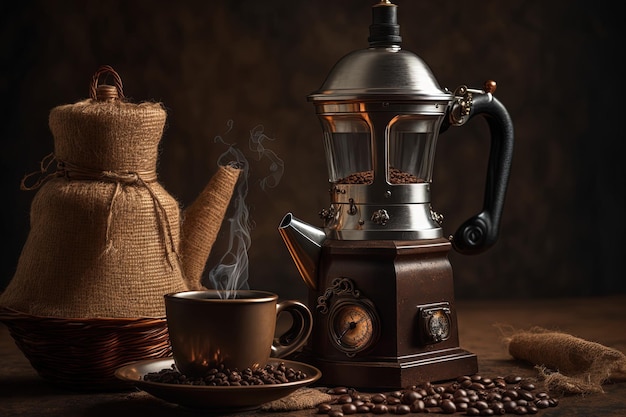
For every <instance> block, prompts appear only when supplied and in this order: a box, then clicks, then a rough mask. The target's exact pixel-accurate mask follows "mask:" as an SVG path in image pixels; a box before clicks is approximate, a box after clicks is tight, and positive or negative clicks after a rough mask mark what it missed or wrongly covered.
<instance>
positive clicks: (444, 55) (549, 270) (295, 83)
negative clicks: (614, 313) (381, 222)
mask: <svg viewBox="0 0 626 417" xmlns="http://www.w3.org/2000/svg"><path fill="white" fill-rule="evenodd" d="M374 3H375V2H374V1H373V0H358V1H357V0H341V1H339V0H337V1H293V0H265V1H258V0H228V1H225V0H224V1H180V2H171V1H155V0H135V1H126V0H109V1H106V2H103V1H97V2H96V1H84V0H81V1H75V0H67V1H43V0H42V1H20V2H3V3H2V6H0V16H1V17H0V19H1V22H0V23H1V25H0V60H1V66H0V102H1V106H2V109H1V112H0V117H1V118H2V120H1V123H0V138H1V140H2V147H3V150H2V152H1V158H2V176H1V178H2V189H1V190H2V195H3V202H2V205H3V213H2V224H1V228H2V229H1V233H2V241H3V245H2V246H3V249H2V263H1V267H2V269H1V271H0V290H1V289H2V288H4V287H5V286H6V284H7V283H8V282H9V280H10V278H11V277H12V275H13V273H14V271H15V267H16V265H17V261H18V257H19V254H20V251H21V248H22V246H23V244H24V242H25V240H26V237H27V234H28V228H29V221H28V215H29V209H30V202H31V201H32V198H33V196H34V193H35V192H34V191H30V192H29V191H21V190H20V189H19V183H20V180H21V179H22V177H23V176H24V175H25V174H27V173H29V172H32V171H35V170H37V169H38V167H39V161H40V160H41V159H42V158H43V157H44V156H45V155H46V154H48V153H50V152H52V151H53V139H52V136H51V134H50V131H49V129H48V124H47V123H48V113H49V111H50V109H51V108H53V107H54V106H57V105H61V104H67V103H74V102H76V101H78V100H82V99H84V98H86V97H87V96H88V86H89V83H90V80H91V76H92V75H93V74H94V72H95V71H96V70H97V69H98V67H99V66H100V65H103V64H108V65H111V66H113V67H114V68H115V69H116V71H117V72H118V73H119V74H120V76H121V77H122V80H123V82H124V93H125V94H126V96H127V97H129V98H130V99H131V100H132V101H134V102H139V101H146V100H149V101H152V100H154V101H161V102H162V103H163V104H164V105H165V107H166V108H167V110H168V123H167V128H166V131H165V135H164V137H163V140H162V142H161V147H160V152H161V153H160V163H159V167H158V172H159V179H160V182H161V183H162V184H163V185H164V186H165V188H166V189H167V190H168V191H169V192H170V193H171V194H172V195H174V196H175V197H176V198H177V199H178V200H179V201H180V203H181V207H182V208H184V207H185V206H188V205H189V204H190V203H191V202H192V201H193V199H194V198H195V196H196V195H197V194H198V193H199V192H200V191H201V189H202V188H203V186H204V184H205V183H206V182H207V181H208V179H209V178H210V176H211V175H212V174H213V172H214V171H215V169H216V160H217V158H218V156H219V155H220V154H221V153H222V152H223V151H224V148H223V147H220V146H219V145H218V144H215V143H214V141H213V138H214V137H215V136H216V135H223V134H224V133H225V132H226V131H227V124H228V122H229V120H232V121H233V122H234V128H233V130H232V131H231V132H230V133H229V134H228V135H226V136H225V139H226V140H227V141H229V142H237V143H241V144H242V145H244V146H245V144H246V142H247V140H248V136H249V131H250V130H252V129H254V128H255V127H257V126H259V125H262V126H263V131H264V132H265V133H266V134H267V135H268V137H270V138H272V139H274V140H273V141H271V142H268V143H267V144H266V145H267V146H268V148H271V149H272V150H273V151H274V152H276V153H277V154H278V155H279V156H280V157H281V158H282V159H283V160H284V162H285V175H284V177H283V179H282V181H281V182H280V184H279V185H278V186H277V187H275V188H272V189H266V190H265V191H263V190H261V189H260V187H259V186H258V181H259V179H260V177H261V173H262V172H263V171H264V169H265V168H266V167H263V166H255V165H253V166H252V173H251V178H250V193H249V196H248V200H247V202H248V205H249V207H250V215H251V219H252V220H253V221H254V222H255V227H254V229H253V230H252V231H251V237H252V246H251V248H250V251H249V257H250V273H251V276H250V280H249V283H250V286H251V287H255V288H257V289H268V290H272V291H276V292H278V293H279V295H281V296H282V297H304V296H305V294H306V287H305V285H304V283H303V282H302V281H301V279H300V278H299V276H298V273H297V270H296V268H295V266H294V265H293V263H292V261H291V258H290V256H289V254H288V252H287V250H286V248H285V247H284V245H283V243H282V240H281V238H280V236H279V234H278V231H277V226H278V224H279V222H280V220H281V219H282V217H283V215H284V214H285V213H287V212H293V213H294V215H295V216H297V217H298V218H300V219H302V220H304V221H307V222H309V223H312V224H314V225H320V220H319V218H318V214H317V213H318V212H319V210H320V209H321V208H324V207H327V206H328V204H329V201H328V197H327V188H328V184H327V170H326V160H325V155H324V151H323V145H322V134H321V128H320V126H319V123H318V121H317V118H316V116H315V114H314V110H313V106H312V105H311V104H310V103H308V102H307V101H306V96H307V95H308V94H309V93H311V92H312V91H314V90H316V89H318V88H319V87H320V85H321V84H322V82H323V81H324V79H325V77H326V75H327V74H328V72H329V71H330V69H331V67H332V65H333V64H334V63H335V62H336V61H337V60H339V59H340V58H341V57H342V56H343V55H345V54H346V53H348V52H350V51H353V50H355V49H361V48H365V47H367V36H368V27H369V24H370V21H371V6H372V4H374ZM396 4H398V5H399V23H400V25H401V35H402V37H403V48H404V49H407V50H410V51H413V52H415V53H416V54H418V55H419V56H420V57H421V58H423V59H424V60H425V61H426V63H428V65H429V66H430V67H431V69H432V71H433V73H434V74H435V76H436V78H437V79H438V81H439V83H440V85H441V86H442V87H447V88H449V89H452V90H453V89H454V88H456V87H457V86H459V85H461V84H467V85H468V86H470V87H475V88H476V87H477V88H479V87H481V86H482V83H483V82H484V81H485V80H487V79H493V80H496V81H497V83H498V89H497V91H496V93H495V95H496V97H497V98H498V99H499V100H500V101H501V102H502V103H503V104H504V105H505V106H506V107H507V109H508V111H509V113H510V115H511V117H512V119H513V123H514V126H515V136H516V144H515V153H514V160H513V168H512V173H511V178H510V182H509V189H508V194H507V200H506V205H505V210H504V216H503V219H502V224H501V230H500V239H499V241H498V243H497V244H496V246H494V247H493V248H492V249H491V250H490V251H488V252H486V253H484V254H481V255H477V256H464V255H459V254H456V253H452V254H451V255H450V258H451V261H452V264H453V268H454V271H455V290H456V293H457V298H514V297H515V298H518V297H527V298H530V297H533V298H538V297H560V296H579V295H601V294H609V293H619V292H621V293H623V292H625V291H626V280H625V279H624V275H625V274H624V271H623V269H622V259H623V257H624V253H625V244H624V233H625V226H624V225H625V222H624V215H625V204H624V190H625V189H626V187H625V186H624V182H625V181H624V179H625V173H624V165H625V164H624V161H623V157H622V153H621V152H620V151H621V150H622V149H623V143H624V139H625V138H624V131H623V127H622V126H621V121H622V120H623V114H622V112H623V107H624V106H623V104H622V103H621V96H622V95H623V91H622V90H623V78H622V76H623V66H620V65H621V64H620V62H621V61H622V60H623V58H624V56H623V55H624V47H623V43H621V42H622V41H621V39H622V38H623V34H624V33H623V32H624V30H623V26H624V25H623V22H622V21H621V13H618V12H619V11H620V10H621V7H620V6H619V3H618V2H608V1H595V2H590V1H581V0H577V1H566V0H555V1H550V2H546V1H543V0H523V1H521V0H514V1H501V0H479V1H472V2H460V1H456V0H439V1H436V2H432V1H414V0H412V1H409V0H397V1H396ZM244 146H242V147H244ZM488 147H489V141H488V135H487V130H486V124H485V123H484V122H483V121H482V120H478V119H476V120H472V122H471V123H470V124H468V125H466V126H464V127H462V128H454V129H450V130H449V131H448V132H446V133H445V134H443V135H442V136H441V137H440V140H439V144H438V148H437V155H436V161H435V172H434V180H433V181H434V182H433V198H432V199H433V208H434V209H435V210H436V211H438V212H440V213H442V214H444V216H445V222H444V228H445V230H446V233H447V234H450V233H453V232H454V230H455V229H456V227H458V225H460V223H461V222H462V221H463V220H465V219H466V218H468V217H470V216H471V215H473V214H475V213H476V212H478V211H479V210H480V207H481V205H482V198H483V188H484V181H485V169H486V160H487V156H488V151H489V148H488ZM225 240H226V237H225V236H224V235H222V236H221V237H220V242H219V244H218V245H217V246H216V248H215V250H214V253H217V252H218V251H219V250H220V246H221V244H222V243H223V242H224V241H225ZM68 256H71V254H68ZM214 256H215V255H214ZM214 256H212V258H213V257H214ZM209 263H210V262H209Z"/></svg>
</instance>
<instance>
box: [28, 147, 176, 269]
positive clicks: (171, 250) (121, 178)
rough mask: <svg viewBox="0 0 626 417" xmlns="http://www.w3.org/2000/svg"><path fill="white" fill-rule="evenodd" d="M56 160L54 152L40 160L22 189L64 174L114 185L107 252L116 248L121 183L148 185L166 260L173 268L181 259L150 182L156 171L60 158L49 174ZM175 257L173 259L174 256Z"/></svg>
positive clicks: (35, 186) (162, 208)
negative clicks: (87, 165) (114, 223)
mask: <svg viewBox="0 0 626 417" xmlns="http://www.w3.org/2000/svg"><path fill="white" fill-rule="evenodd" d="M55 160H56V157H55V156H54V153H50V154H48V155H46V156H45V157H44V158H43V159H42V160H41V162H40V170H39V171H35V172H31V173H30V174H27V175H25V176H24V178H22V181H21V182H20V188H21V189H22V190H25V191H32V190H36V189H37V188H39V187H41V186H42V185H43V184H44V183H45V182H47V181H48V180H50V179H52V178H58V177H64V178H66V179H67V180H68V181H72V180H75V181H105V182H112V183H114V184H115V191H114V192H113V195H112V196H111V203H110V204H109V211H108V215H107V223H106V232H105V253H106V252H108V251H110V250H111V249H112V248H113V242H112V240H111V236H110V229H111V222H112V221H113V207H114V205H115V200H116V198H117V197H118V196H119V194H120V193H121V191H122V185H136V186H143V187H145V188H146V189H147V190H148V192H149V193H150V196H151V197H152V201H153V202H154V208H155V212H156V215H157V217H158V219H159V223H160V224H161V226H162V230H163V235H164V236H163V240H164V241H163V243H164V244H165V246H166V249H167V261H168V264H169V265H170V267H171V268H174V263H175V262H179V255H178V251H177V250H176V244H175V243H174V237H173V235H172V227H171V225H170V221H169V218H168V216H167V213H166V211H165V208H164V207H163V204H161V201H160V200H159V198H158V196H157V195H156V193H155V192H154V190H153V188H152V186H151V184H152V183H155V182H156V181H157V173H156V171H142V172H120V171H98V170H93V169H88V168H83V167H79V166H76V165H73V164H72V163H69V162H67V161H59V160H56V161H57V168H56V171H54V172H51V173H48V170H49V169H50V166H51V165H52V163H53V162H54V161H55ZM34 175H40V178H39V179H38V180H37V181H36V182H35V183H34V184H33V185H30V186H29V185H26V181H27V180H28V179H29V178H30V177H32V176H34ZM172 257H173V258H174V259H172Z"/></svg>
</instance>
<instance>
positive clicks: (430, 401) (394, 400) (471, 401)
mask: <svg viewBox="0 0 626 417" xmlns="http://www.w3.org/2000/svg"><path fill="white" fill-rule="evenodd" d="M326 392H327V393H329V394H332V395H334V396H335V399H334V401H333V402H332V403H326V405H320V406H319V407H318V413H319V414H327V415H329V416H331V417H333V416H339V415H341V416H343V415H349V414H357V413H363V414H364V413H371V414H376V415H381V414H397V415H405V414H419V413H439V414H463V415H465V416H499V415H504V414H514V415H529V414H537V413H538V412H539V411H540V410H542V409H546V408H549V407H556V406H557V405H558V402H559V400H558V398H553V397H550V395H548V393H546V392H537V391H536V386H535V384H533V383H532V382H531V381H529V380H524V379H523V378H521V377H519V376H515V375H509V376H507V377H495V378H485V377H482V376H480V375H472V376H462V377H459V378H457V379H456V380H455V381H453V382H451V383H447V384H432V383H430V382H422V383H420V384H417V385H414V386H412V387H410V388H407V389H405V390H401V391H392V392H386V393H382V392H381V393H373V394H361V393H358V392H357V391H356V390H354V389H352V388H345V387H336V388H331V389H329V390H327V391H326ZM333 404H334V405H333ZM329 407H330V408H329ZM332 412H338V413H340V414H331V413H332Z"/></svg>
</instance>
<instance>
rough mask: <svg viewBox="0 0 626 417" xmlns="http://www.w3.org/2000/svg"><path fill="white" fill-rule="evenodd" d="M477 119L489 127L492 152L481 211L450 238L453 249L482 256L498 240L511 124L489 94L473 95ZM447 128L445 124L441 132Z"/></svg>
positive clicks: (510, 155)
mask: <svg viewBox="0 0 626 417" xmlns="http://www.w3.org/2000/svg"><path fill="white" fill-rule="evenodd" d="M478 115H480V116H483V117H484V118H485V119H486V120H487V123H488V125H489V131H490V134H491V149H490V151H489V162H488V167H487V183H486V185H485V196H484V202H483V209H482V211H481V212H480V213H478V214H477V215H475V216H474V217H472V218H470V219H468V220H466V221H465V222H464V223H463V224H462V225H461V226H460V227H459V228H458V229H457V231H456V233H455V234H454V237H453V238H452V246H453V247H454V249H455V250H456V251H457V252H459V253H462V254H465V255H475V254H478V253H481V252H484V251H485V250H487V249H489V248H490V247H491V246H492V245H493V244H494V243H495V242H496V240H498V230H499V228H500V218H501V217H502V209H503V207H504V198H505V195H506V189H507V185H508V182H509V173H510V171H511V162H512V159H513V122H512V121H511V117H510V116H509V113H508V112H507V110H506V108H505V107H504V105H502V103H500V102H499V101H498V100H497V99H496V98H495V97H493V96H492V95H491V94H474V96H473V103H472V108H471V111H470V114H469V119H471V118H472V117H474V116H478ZM469 119H468V120H469ZM448 126H449V125H448V123H446V125H445V126H442V129H444V130H445V129H447V127H448Z"/></svg>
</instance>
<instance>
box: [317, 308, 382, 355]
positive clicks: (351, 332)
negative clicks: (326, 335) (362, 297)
mask: <svg viewBox="0 0 626 417" xmlns="http://www.w3.org/2000/svg"><path fill="white" fill-rule="evenodd" d="M329 324H330V326H329V329H330V337H331V339H332V341H333V342H334V344H335V345H336V347H337V348H339V349H340V350H341V351H343V352H346V353H356V352H360V351H362V350H364V349H366V348H368V347H370V346H371V345H372V343H374V341H375V339H376V337H377V336H378V318H377V317H376V313H375V311H374V309H373V307H372V306H370V305H368V304H366V303H362V302H358V301H345V302H342V303H338V304H337V305H335V306H334V307H333V308H332V310H331V314H330V323H329Z"/></svg>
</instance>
